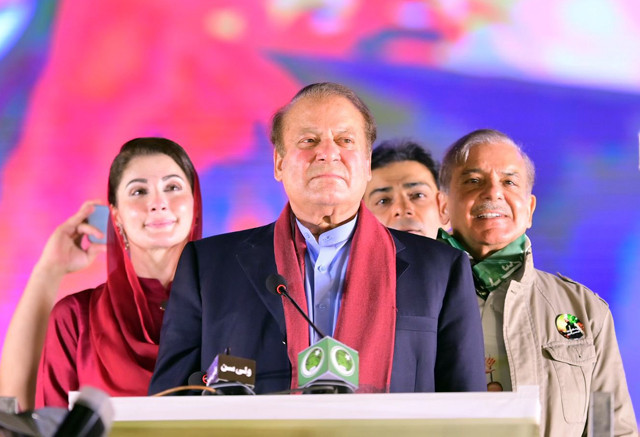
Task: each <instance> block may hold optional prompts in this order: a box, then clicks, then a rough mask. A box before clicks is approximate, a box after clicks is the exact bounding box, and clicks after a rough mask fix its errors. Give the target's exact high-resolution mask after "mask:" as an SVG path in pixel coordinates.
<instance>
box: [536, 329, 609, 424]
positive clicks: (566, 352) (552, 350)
mask: <svg viewBox="0 0 640 437" xmlns="http://www.w3.org/2000/svg"><path fill="white" fill-rule="evenodd" d="M542 349H543V350H544V351H546V352H547V354H548V358H549V359H550V360H551V363H552V366H553V370H554V373H555V379H553V375H551V378H552V380H550V381H549V393H548V402H551V403H552V405H551V406H550V408H551V409H554V406H553V403H554V397H555V396H557V395H559V396H560V398H561V401H562V412H563V414H564V418H565V420H566V421H567V423H584V421H585V419H586V415H587V407H588V399H589V392H590V390H591V376H592V375H593V369H594V367H595V363H596V348H595V346H594V345H593V340H592V339H581V340H568V341H556V342H551V343H548V344H546V345H544V346H543V347H542Z"/></svg>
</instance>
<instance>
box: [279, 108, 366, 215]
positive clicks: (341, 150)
mask: <svg viewBox="0 0 640 437" xmlns="http://www.w3.org/2000/svg"><path fill="white" fill-rule="evenodd" d="M364 125H365V122H364V118H363V117H362V115H361V114H360V112H359V111H358V109H357V108H356V107H355V106H354V105H353V104H352V103H351V102H350V101H349V100H347V99H346V98H344V97H341V96H329V97H325V98H321V99H315V98H311V97H307V98H303V99H301V100H299V101H298V102H296V103H295V104H294V105H293V107H292V108H291V109H290V110H289V112H288V113H287V114H286V115H285V118H284V123H283V135H282V138H283V143H284V150H285V153H284V156H281V155H280V154H279V153H278V152H277V151H274V176H275V178H276V180H278V181H281V182H282V183H283V185H284V189H285V191H286V193H287V196H288V197H289V201H290V203H291V207H292V209H293V211H294V213H296V215H297V216H298V215H299V214H301V213H302V214H311V215H317V211H318V210H319V208H321V209H323V210H327V209H336V210H349V211H351V210H353V213H354V214H355V211H356V210H357V208H358V207H359V204H360V200H361V199H362V196H363V194H364V190H365V188H366V186H367V182H368V181H369V179H371V152H370V151H369V146H368V145H367V141H366V136H365V127H364Z"/></svg>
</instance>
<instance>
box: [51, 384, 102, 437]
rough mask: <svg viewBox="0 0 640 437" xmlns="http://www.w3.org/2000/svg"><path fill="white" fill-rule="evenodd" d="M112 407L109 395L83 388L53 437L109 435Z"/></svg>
mask: <svg viewBox="0 0 640 437" xmlns="http://www.w3.org/2000/svg"><path fill="white" fill-rule="evenodd" d="M113 415H114V412H113V406H112V405H111V402H110V401H109V395H107V394H106V393H105V392H103V391H102V390H98V389H97V388H93V387H89V386H84V387H82V389H81V390H80V395H79V397H78V399H77V400H76V402H75V403H74V405H73V408H72V409H71V411H69V413H68V414H67V415H66V417H65V418H64V420H63V421H62V424H60V426H59V427H58V429H57V431H56V433H55V434H54V435H53V436H54V437H64V436H70V435H73V436H77V437H102V436H106V435H108V434H109V430H110V429H111V423H112V422H113Z"/></svg>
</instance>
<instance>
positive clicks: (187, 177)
mask: <svg viewBox="0 0 640 437" xmlns="http://www.w3.org/2000/svg"><path fill="white" fill-rule="evenodd" d="M108 199H109V204H110V211H111V214H110V217H109V224H108V226H107V270H108V272H107V281H106V282H105V283H104V284H102V285H100V286H98V287H96V288H94V289H90V290H85V291H81V292H79V293H75V294H71V295H69V296H67V297H65V298H63V299H62V300H60V301H59V302H58V303H57V304H56V305H55V306H54V308H53V310H52V312H51V318H50V321H49V326H48V328H47V332H46V338H45V340H44V348H43V349H42V359H41V362H40V368H39V371H38V377H37V389H36V406H43V405H47V406H48V405H51V406H66V405H67V404H68V392H69V391H73V390H78V389H79V388H80V387H81V386H83V385H91V386H94V387H97V388H99V389H102V390H104V391H106V392H107V393H108V394H110V395H111V396H143V395H146V393H147V388H148V385H149V381H150V379H151V375H152V373H153V368H154V365H155V360H156V355H157V352H158V342H159V336H160V328H161V325H162V316H163V311H164V305H165V303H166V301H167V299H168V297H169V289H170V287H171V281H172V280H173V275H174V273H175V269H176V266H177V263H178V259H179V257H180V254H181V252H182V249H183V248H184V245H185V244H186V243H187V242H188V241H190V240H194V239H198V238H200V237H201V234H202V225H201V223H202V221H201V212H202V207H201V201H200V190H199V185H198V177H197V174H196V172H195V169H194V167H193V164H192V163H191V160H190V159H189V157H188V156H187V154H186V152H185V151H184V150H183V149H182V147H180V146H179V145H178V144H176V143H174V142H172V141H169V140H166V139H163V138H138V139H134V140H131V141H129V142H127V143H126V144H125V145H124V146H122V149H121V150H120V153H119V154H118V155H117V156H116V158H115V159H114V161H113V163H112V165H111V170H110V172H109V191H108ZM83 208H84V209H85V217H86V215H87V214H88V213H87V212H86V211H89V212H90V211H91V210H93V208H92V207H91V205H89V206H87V205H85V206H83ZM82 211H83V209H81V211H80V212H82ZM80 212H79V214H80ZM77 215H78V214H77ZM77 215H76V216H77ZM74 217H75V216H74ZM85 233H86V234H93V235H96V233H95V228H91V227H89V225H87V224H85V223H81V224H79V225H78V226H77V228H76V229H75V231H74V233H73V234H72V235H70V238H72V239H73V240H75V241H78V237H81V236H82V234H85ZM93 245H94V244H91V245H90V247H91V246H93ZM76 248H77V249H79V247H77V246H76ZM89 249H90V248H89Z"/></svg>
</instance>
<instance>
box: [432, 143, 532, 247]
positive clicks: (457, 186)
mask: <svg viewBox="0 0 640 437" xmlns="http://www.w3.org/2000/svg"><path fill="white" fill-rule="evenodd" d="M527 176H528V175H527V169H526V166H525V162H524V160H523V159H522V156H520V153H519V152H518V150H516V149H515V148H514V147H513V146H512V145H510V144H507V143H503V142H496V143H487V144H480V145H477V146H474V147H472V148H471V150H470V152H469V158H468V160H467V162H466V163H465V164H463V165H460V166H458V167H456V168H455V169H454V171H453V174H452V178H451V185H450V188H449V193H448V195H444V196H443V199H442V200H443V201H442V202H441V206H440V207H441V210H442V213H443V215H444V216H448V217H449V218H450V220H451V228H452V229H453V235H454V236H455V237H456V238H457V239H458V240H459V241H461V242H462V243H463V244H464V245H465V247H466V248H467V249H468V250H469V253H471V255H472V256H473V257H474V258H475V259H477V260H479V259H484V258H486V257H487V256H489V255H491V254H492V253H493V252H496V251H498V250H500V249H502V248H504V247H505V246H507V245H508V244H509V243H511V242H513V241H514V240H515V239H517V238H518V237H520V236H521V235H522V234H524V233H525V231H526V230H527V229H529V228H530V227H531V220H532V216H533V211H534V209H535V206H536V198H535V196H533V195H532V194H529V186H528V179H527Z"/></svg>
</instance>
